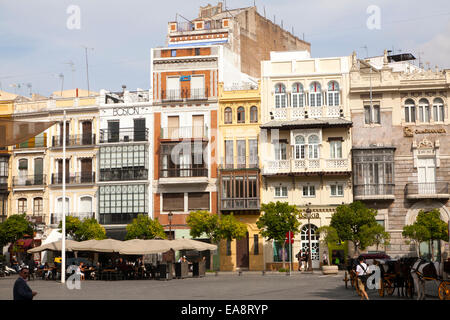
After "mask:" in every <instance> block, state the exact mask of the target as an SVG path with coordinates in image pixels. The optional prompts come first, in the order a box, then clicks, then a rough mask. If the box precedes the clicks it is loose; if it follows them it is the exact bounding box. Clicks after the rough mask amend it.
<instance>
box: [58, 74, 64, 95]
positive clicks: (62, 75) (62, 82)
mask: <svg viewBox="0 0 450 320" xmlns="http://www.w3.org/2000/svg"><path fill="white" fill-rule="evenodd" d="M58 77H59V78H60V79H61V98H62V95H63V89H64V74H62V73H60V74H58Z"/></svg>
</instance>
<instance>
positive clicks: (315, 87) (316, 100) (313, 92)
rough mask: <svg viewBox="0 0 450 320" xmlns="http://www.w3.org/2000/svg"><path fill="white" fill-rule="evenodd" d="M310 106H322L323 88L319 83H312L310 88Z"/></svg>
mask: <svg viewBox="0 0 450 320" xmlns="http://www.w3.org/2000/svg"><path fill="white" fill-rule="evenodd" d="M309 105H310V106H311V107H321V106H322V88H321V86H320V83H318V82H317V81H315V82H313V83H311V85H310V87H309Z"/></svg>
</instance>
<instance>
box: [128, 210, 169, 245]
mask: <svg viewBox="0 0 450 320" xmlns="http://www.w3.org/2000/svg"><path fill="white" fill-rule="evenodd" d="M157 237H158V238H162V239H166V234H165V232H164V228H163V226H162V225H161V224H160V223H159V221H158V220H157V219H155V220H153V219H151V218H150V217H149V216H147V215H144V214H140V215H138V216H137V218H135V219H133V222H132V223H130V224H129V225H127V235H126V236H125V240H131V239H155V238H157Z"/></svg>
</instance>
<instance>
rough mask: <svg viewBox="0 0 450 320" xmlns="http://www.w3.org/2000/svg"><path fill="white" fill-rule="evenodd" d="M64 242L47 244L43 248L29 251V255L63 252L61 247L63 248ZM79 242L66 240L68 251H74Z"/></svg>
mask: <svg viewBox="0 0 450 320" xmlns="http://www.w3.org/2000/svg"><path fill="white" fill-rule="evenodd" d="M61 243H62V240H59V241H55V242H50V243H46V244H44V245H42V246H39V247H36V248H33V249H30V250H28V251H27V252H28V253H36V252H41V251H45V250H51V251H61V247H62V244H61ZM77 243H78V242H77V241H74V240H66V251H74V250H73V247H74V246H75V245H76V244H77Z"/></svg>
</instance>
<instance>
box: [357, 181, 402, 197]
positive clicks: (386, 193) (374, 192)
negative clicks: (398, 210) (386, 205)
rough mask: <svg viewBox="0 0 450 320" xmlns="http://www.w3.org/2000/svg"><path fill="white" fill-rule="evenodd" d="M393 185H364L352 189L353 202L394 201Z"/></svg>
mask: <svg viewBox="0 0 450 320" xmlns="http://www.w3.org/2000/svg"><path fill="white" fill-rule="evenodd" d="M394 187H395V184H393V183H392V184H364V185H355V186H354V187H353V192H354V194H353V195H354V198H355V200H395V195H394Z"/></svg>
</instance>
